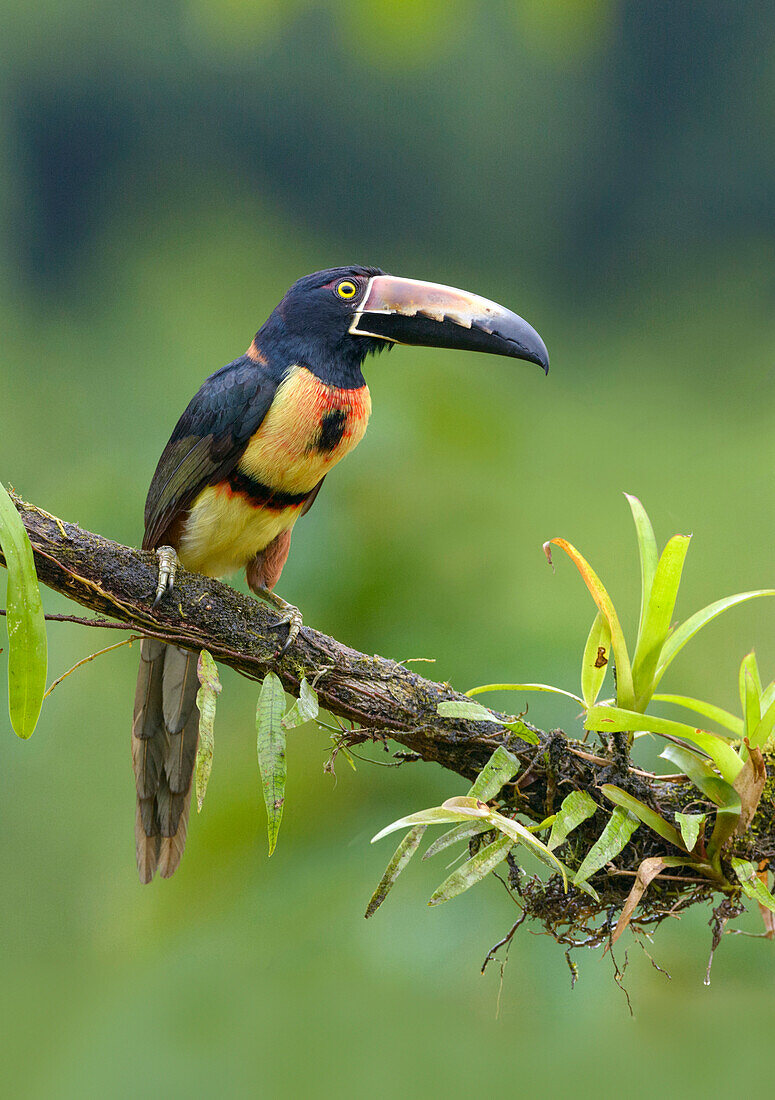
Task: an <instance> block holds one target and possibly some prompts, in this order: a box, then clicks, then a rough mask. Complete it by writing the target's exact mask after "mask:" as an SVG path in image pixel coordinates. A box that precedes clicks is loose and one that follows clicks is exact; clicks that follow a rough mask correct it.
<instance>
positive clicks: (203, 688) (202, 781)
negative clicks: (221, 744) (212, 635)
mask: <svg viewBox="0 0 775 1100" xmlns="http://www.w3.org/2000/svg"><path fill="white" fill-rule="evenodd" d="M196 674H197V676H198V677H199V684H200V687H199V691H198V692H197V693H196V705H197V709H198V710H199V743H198V745H197V749H196V765H195V769H194V782H195V787H196V809H197V813H201V812H202V803H203V802H204V800H205V794H206V793H207V784H208V782H209V780H210V772H211V771H212V767H213V747H214V733H215V728H214V727H215V704H216V701H217V699H218V696H219V695H220V693H221V681H220V679H219V678H218V668H217V666H216V664H215V661H214V660H213V658H212V655H211V654H210V653H208V651H207V650H206V649H203V650H202V651H201V653H200V654H199V659H198V660H197V663H196Z"/></svg>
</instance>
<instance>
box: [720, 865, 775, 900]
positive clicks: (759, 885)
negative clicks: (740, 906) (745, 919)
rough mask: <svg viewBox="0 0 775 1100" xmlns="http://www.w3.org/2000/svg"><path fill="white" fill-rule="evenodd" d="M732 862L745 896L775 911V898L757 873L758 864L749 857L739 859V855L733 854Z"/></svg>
mask: <svg viewBox="0 0 775 1100" xmlns="http://www.w3.org/2000/svg"><path fill="white" fill-rule="evenodd" d="M730 863H731V864H732V866H733V867H734V870H735V874H736V875H737V877H738V880H739V882H740V886H741V887H742V890H743V893H744V894H745V896H746V897H747V898H752V899H753V900H754V901H758V903H759V905H761V906H763V907H764V908H765V909H769V911H770V912H771V913H775V898H774V897H773V896H772V894H771V893H770V891H769V890H768V889H767V887H766V886H765V885H764V883H763V882H762V880H761V879H760V878H759V876H758V875H757V873H756V864H754V863H751V862H750V861H749V860H747V859H738V858H737V856H732V859H731V860H730Z"/></svg>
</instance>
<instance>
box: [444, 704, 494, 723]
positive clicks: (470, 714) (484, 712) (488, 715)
mask: <svg viewBox="0 0 775 1100" xmlns="http://www.w3.org/2000/svg"><path fill="white" fill-rule="evenodd" d="M436 711H437V713H438V714H439V715H440V716H441V717H442V718H464V719H466V720H467V721H469V722H495V723H496V724H497V725H499V726H501V725H503V723H502V722H501V720H500V718H498V717H496V715H494V714H493V712H492V711H491V710H488V709H487V707H483V706H482V704H481V703H474V702H473V701H471V702H470V703H467V702H465V701H464V700H462V699H447V700H445V702H443V703H439V704H438V706H437V707H436Z"/></svg>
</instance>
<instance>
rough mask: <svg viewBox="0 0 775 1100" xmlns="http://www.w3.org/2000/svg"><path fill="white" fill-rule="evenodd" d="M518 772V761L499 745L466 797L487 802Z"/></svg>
mask: <svg viewBox="0 0 775 1100" xmlns="http://www.w3.org/2000/svg"><path fill="white" fill-rule="evenodd" d="M518 771H519V761H518V760H517V758H516V756H514V755H513V754H512V753H510V752H509V751H508V750H507V749H504V748H503V747H502V746H500V745H499V746H498V748H497V749H496V750H495V752H494V753H493V754H492V756H491V757H490V759H489V760H488V761H487V763H486V764H485V765H484V767H483V768H482V770H481V771H480V772H479V774H478V776H477V777H476V779H475V780H474V783H473V786H472V787H471V789H470V790H469V792H468V797H469V798H478V799H480V800H481V801H482V802H489V801H490V799H491V798H495V796H496V794H498V792H499V791H500V789H501V787H502V786H503V784H504V783H508V782H509V780H511V779H513V778H514V776H515V775H516V774H517V772H518Z"/></svg>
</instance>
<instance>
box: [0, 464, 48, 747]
mask: <svg viewBox="0 0 775 1100" xmlns="http://www.w3.org/2000/svg"><path fill="white" fill-rule="evenodd" d="M0 547H2V551H3V557H4V558H5V563H6V567H7V569H8V585H7V589H6V605H7V607H6V610H7V612H8V617H7V620H6V621H7V626H8V710H9V713H10V717H11V726H12V727H13V730H14V732H15V733H16V734H17V736H19V737H22V738H24V739H26V738H28V737H30V736H31V734H32V731H33V730H34V729H35V726H36V725H37V724H38V718H39V717H40V709H41V707H42V705H43V696H44V695H45V692H46V669H47V665H48V650H47V643H46V620H45V618H44V615H43V603H42V601H41V597H40V586H39V585H38V575H37V573H36V571H35V559H34V558H33V554H32V546H31V545H30V540H29V537H28V535H27V532H26V530H25V529H24V524H23V523H22V521H21V517H20V516H19V513H18V512H17V510H16V506H15V505H14V503H13V501H12V500H11V498H10V497H9V495H8V493H7V492H6V490H5V489H4V487H3V486H2V485H0Z"/></svg>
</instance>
